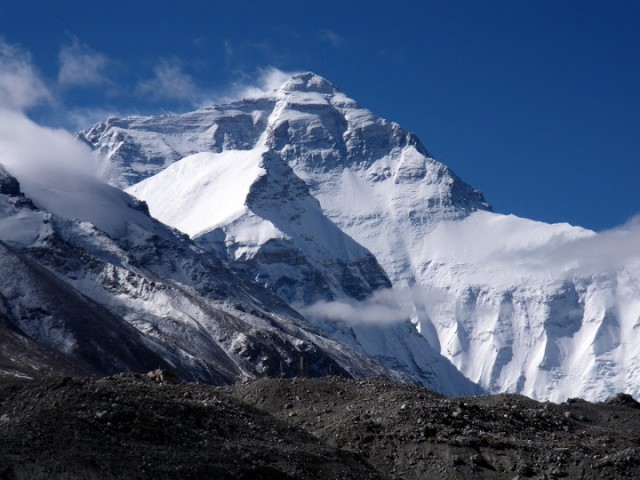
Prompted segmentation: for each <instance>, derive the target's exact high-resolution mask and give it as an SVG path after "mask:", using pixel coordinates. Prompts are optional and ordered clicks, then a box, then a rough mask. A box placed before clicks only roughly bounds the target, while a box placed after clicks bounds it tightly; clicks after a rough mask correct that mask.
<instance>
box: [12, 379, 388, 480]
mask: <svg viewBox="0 0 640 480" xmlns="http://www.w3.org/2000/svg"><path fill="white" fill-rule="evenodd" d="M114 478H118V479H293V478H310V479H311V478H313V479H343V478H344V479H354V480H355V479H378V478H382V477H381V476H380V475H379V474H377V473H376V472H375V470H374V469H373V468H371V467H370V466H369V465H367V464H366V462H365V461H364V460H363V459H362V458H360V457H359V456H358V455H356V454H354V453H350V452H345V451H341V450H338V449H336V448H334V447H330V446H328V445H326V444H325V443H324V442H322V441H321V440H318V439H317V438H315V437H313V436H311V435H310V434H308V433H306V432H304V431H303V430H301V429H299V428H297V427H294V426H292V425H291V424H289V423H287V422H283V421H281V420H278V419H276V418H275V417H274V416H272V415H270V414H268V413H265V412H263V411H259V410H257V409H255V408H252V407H250V406H248V405H246V404H244V403H242V402H240V401H238V400H236V399H234V398H232V397H231V396H229V395H228V394H226V393H225V392H224V391H222V390H221V389H220V388H216V387H211V386H205V385H195V384H182V385H174V384H169V383H158V382H157V381H153V380H151V379H149V378H148V377H146V376H142V375H127V376H120V377H119V378H118V377H112V378H105V379H71V378H67V379H63V380H57V381H51V380H49V381H41V382H23V383H15V382H14V383H6V382H4V383H2V384H0V479H114Z"/></svg>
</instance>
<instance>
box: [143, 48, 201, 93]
mask: <svg viewBox="0 0 640 480" xmlns="http://www.w3.org/2000/svg"><path fill="white" fill-rule="evenodd" d="M153 72H154V77H153V78H151V79H148V80H142V81H141V82H139V83H138V86H137V92H138V93H139V94H140V95H144V96H148V97H150V98H152V99H153V100H179V101H188V102H191V103H199V102H200V101H201V100H202V98H203V97H205V93H204V92H203V91H201V90H200V89H199V88H198V86H197V85H196V84H195V82H194V81H193V78H192V77H191V76H190V75H189V74H187V73H185V72H184V71H183V67H182V62H180V60H178V59H162V60H161V61H160V63H158V65H156V66H155V68H154V69H153Z"/></svg>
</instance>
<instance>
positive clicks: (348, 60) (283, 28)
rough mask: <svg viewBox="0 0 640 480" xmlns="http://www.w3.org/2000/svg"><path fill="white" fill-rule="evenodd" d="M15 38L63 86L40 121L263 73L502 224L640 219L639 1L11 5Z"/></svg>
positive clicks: (177, 107)
mask: <svg viewBox="0 0 640 480" xmlns="http://www.w3.org/2000/svg"><path fill="white" fill-rule="evenodd" d="M0 36H2V37H4V42H5V44H6V45H10V46H16V45H20V46H21V47H22V52H23V53H24V51H28V52H30V54H31V59H32V63H33V64H34V65H35V66H36V67H37V69H38V72H39V75H40V76H41V77H42V78H44V79H45V81H47V84H48V85H49V86H50V89H51V91H52V92H53V94H52V95H53V97H54V98H53V100H51V99H50V100H49V103H47V104H46V105H40V106H35V107H32V108H31V109H30V110H29V111H28V113H29V115H30V116H31V117H32V118H34V119H36V120H38V121H40V122H43V123H46V124H50V125H65V126H67V127H68V126H69V125H77V124H79V123H81V122H82V120H81V119H83V118H86V119H87V121H89V119H92V120H95V119H97V118H99V117H100V115H101V114H103V113H104V114H105V115H106V114H107V113H130V112H138V113H157V112H162V111H182V110H187V109H190V108H192V107H193V106H194V105H195V104H196V103H197V102H198V101H202V99H203V98H205V97H206V95H205V94H204V92H206V93H207V94H209V95H210V96H215V94H216V93H217V94H224V92H227V91H228V90H229V88H230V85H232V84H234V83H238V82H245V83H247V82H250V79H251V78H255V77H256V75H257V72H258V69H260V68H266V67H269V66H273V67H277V68H279V69H282V70H285V71H299V70H311V71H314V72H316V73H318V74H320V75H323V76H325V77H327V78H328V79H329V80H331V81H332V82H333V83H334V84H336V85H337V86H338V87H339V88H341V89H342V90H343V91H345V92H346V93H347V94H348V95H349V96H351V97H352V98H354V99H356V100H358V101H359V102H360V103H361V104H362V105H363V106H365V107H367V108H369V109H371V110H373V111H374V112H376V113H377V114H378V115H380V116H382V117H384V118H387V119H389V120H393V121H396V122H398V123H400V124H401V125H403V126H405V127H407V128H408V129H410V130H412V131H414V132H416V133H417V134H418V136H419V137H420V138H421V139H422V141H423V143H424V144H425V145H426V146H427V148H429V150H430V151H431V152H432V153H433V154H434V156H435V157H436V158H438V159H439V160H441V161H443V162H444V163H446V164H447V165H449V166H450V167H451V168H453V169H454V171H456V172H457V173H458V175H460V176H461V177H462V178H463V179H464V180H466V181H467V182H468V183H470V184H472V185H474V186H475V187H477V188H479V189H481V190H482V191H484V193H485V195H486V197H487V199H488V200H489V202H490V203H492V204H493V205H494V208H495V210H496V211H498V212H503V213H514V214H516V215H519V216H524V217H528V218H533V219H537V220H543V221H548V222H557V221H567V222H570V223H572V224H576V225H582V226H585V227H588V228H593V229H596V230H601V229H604V228H609V227H613V226H615V225H619V224H621V223H623V222H624V221H625V220H627V219H628V218H629V217H631V216H632V215H635V214H637V213H640V188H639V186H638V184H639V183H640V1H637V0H608V1H605V0H602V1H590V0H581V1H573V0H563V1H559V0H553V1H543V0H537V1H523V0H504V1H491V0H483V1H480V0H477V1H471V0H468V1H455V0H450V1H444V0H443V1H437V2H430V1H426V0H425V1H415V2H413V1H376V0H367V1H350V0H341V1H333V0H326V1H312V2H309V1H304V0H297V1H291V0H289V1H269V0H263V1H240V0H239V1H231V0H227V1H224V2H220V1H189V0H183V1H182V2H169V1H161V0H155V1H141V0H138V1H133V0H131V1H119V0H110V1H106V2H91V1H86V0H84V1H75V0H62V1H58V2H54V1H48V0H41V1H33V0H3V1H2V3H0ZM74 61H75V63H74ZM62 65H64V66H65V71H64V72H61V70H60V69H61V66H62ZM74 67H75V68H76V69H75V70H74ZM74 75H76V76H75V77H74ZM160 77H162V78H164V80H165V81H166V80H168V79H169V80H170V79H175V81H176V82H177V83H176V85H177V86H176V89H175V91H174V92H173V94H172V93H171V92H164V91H163V90H162V88H161V84H160V83H158V82H160V80H161V78H160ZM165 83H166V82H165Z"/></svg>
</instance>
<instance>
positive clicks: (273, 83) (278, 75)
mask: <svg viewBox="0 0 640 480" xmlns="http://www.w3.org/2000/svg"><path fill="white" fill-rule="evenodd" d="M296 73H299V72H284V71H282V70H280V69H278V68H276V67H265V68H258V70H257V72H256V74H255V75H244V76H243V79H242V80H240V81H238V82H235V83H234V84H233V86H232V88H231V92H230V94H229V96H230V98H227V100H241V99H244V98H258V97H264V96H265V95H268V94H270V93H272V92H273V91H274V90H277V89H278V88H280V87H281V86H282V85H284V84H285V83H286V81H287V80H289V78H291V76H292V75H295V74H296Z"/></svg>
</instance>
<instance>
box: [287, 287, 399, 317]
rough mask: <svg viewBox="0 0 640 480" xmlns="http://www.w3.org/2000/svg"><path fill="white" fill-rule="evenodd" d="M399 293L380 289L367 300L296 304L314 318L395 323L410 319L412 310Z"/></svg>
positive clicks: (306, 314) (304, 312)
mask: <svg viewBox="0 0 640 480" xmlns="http://www.w3.org/2000/svg"><path fill="white" fill-rule="evenodd" d="M397 295H398V293H396V292H394V291H393V290H390V289H389V290H378V291H376V292H374V293H373V294H372V295H370V296H369V297H368V298H366V299H365V300H363V301H361V302H358V301H355V300H351V299H343V300H336V301H332V302H327V301H320V302H316V303H314V304H312V305H308V306H304V305H296V306H295V308H296V309H297V310H298V311H299V312H300V313H302V314H303V315H305V316H308V317H310V318H314V319H328V320H340V321H343V322H346V323H348V324H359V323H375V324H381V323H394V322H402V321H407V320H409V318H410V316H411V310H410V309H409V308H408V307H407V306H406V303H405V302H403V305H405V306H402V305H401V304H400V302H398V297H397Z"/></svg>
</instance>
